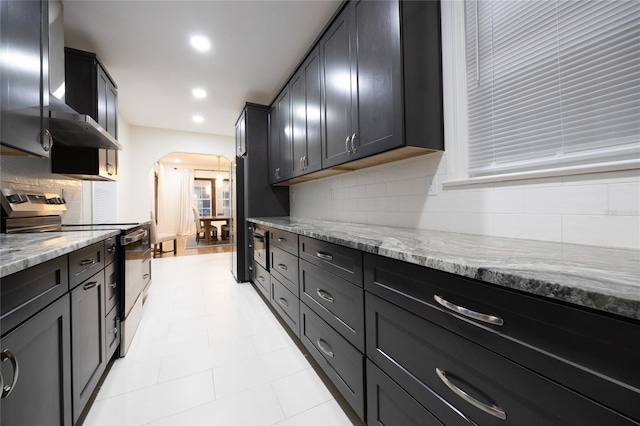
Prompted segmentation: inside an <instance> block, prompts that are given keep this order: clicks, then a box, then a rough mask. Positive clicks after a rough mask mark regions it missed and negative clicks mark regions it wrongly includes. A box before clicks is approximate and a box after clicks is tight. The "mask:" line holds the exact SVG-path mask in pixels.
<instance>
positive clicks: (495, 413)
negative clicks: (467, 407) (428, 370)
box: [436, 367, 507, 420]
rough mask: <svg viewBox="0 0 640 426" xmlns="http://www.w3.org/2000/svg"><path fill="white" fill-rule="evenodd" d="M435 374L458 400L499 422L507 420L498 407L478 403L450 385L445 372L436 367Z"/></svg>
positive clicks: (505, 414) (504, 413)
mask: <svg viewBox="0 0 640 426" xmlns="http://www.w3.org/2000/svg"><path fill="white" fill-rule="evenodd" d="M436 374H437V375H438V377H439V378H440V380H442V383H444V384H445V385H447V387H448V388H449V389H451V390H452V391H453V393H455V394H456V395H458V396H459V397H460V398H462V399H464V400H465V401H467V402H468V403H469V404H471V405H473V406H474V407H476V408H479V409H481V410H482V411H484V412H485V413H489V414H491V415H492V416H494V417H497V418H499V419H500V420H506V419H507V413H506V412H505V411H504V410H503V409H501V408H500V407H498V406H495V405H487V404H485V403H484V402H480V401H478V400H477V399H475V398H474V397H472V396H471V395H469V394H468V393H466V392H465V391H463V390H462V389H460V388H459V387H457V386H456V385H454V384H453V383H451V381H450V380H449V379H448V378H447V372H446V371H443V370H440V369H439V368H437V367H436Z"/></svg>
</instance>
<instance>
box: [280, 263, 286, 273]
mask: <svg viewBox="0 0 640 426" xmlns="http://www.w3.org/2000/svg"><path fill="white" fill-rule="evenodd" d="M278 269H282V270H283V271H286V270H287V269H288V268H287V265H283V264H282V263H280V264H279V265H278Z"/></svg>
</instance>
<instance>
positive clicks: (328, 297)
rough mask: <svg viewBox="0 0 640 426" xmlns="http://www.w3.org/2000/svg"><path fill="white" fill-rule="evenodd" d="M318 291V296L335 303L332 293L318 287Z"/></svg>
mask: <svg viewBox="0 0 640 426" xmlns="http://www.w3.org/2000/svg"><path fill="white" fill-rule="evenodd" d="M316 293H317V294H318V296H320V297H322V298H323V299H324V300H326V301H327V302H331V303H333V296H332V295H331V294H330V293H328V292H326V291H324V290H321V289H319V288H318V289H316Z"/></svg>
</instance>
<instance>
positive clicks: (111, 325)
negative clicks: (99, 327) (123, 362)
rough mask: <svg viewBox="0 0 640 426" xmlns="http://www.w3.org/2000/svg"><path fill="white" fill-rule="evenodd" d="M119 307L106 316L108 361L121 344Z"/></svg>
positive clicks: (105, 328) (105, 329)
mask: <svg viewBox="0 0 640 426" xmlns="http://www.w3.org/2000/svg"><path fill="white" fill-rule="evenodd" d="M119 313H120V312H119V309H118V308H117V307H114V308H113V309H112V310H111V312H109V313H108V314H107V317H106V318H105V327H104V331H105V347H106V351H107V357H106V359H107V362H108V361H109V360H110V359H111V357H112V356H113V354H114V353H115V352H116V349H118V346H120V316H119V315H118V314H119Z"/></svg>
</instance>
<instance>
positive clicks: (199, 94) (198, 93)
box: [191, 88, 207, 99]
mask: <svg viewBox="0 0 640 426" xmlns="http://www.w3.org/2000/svg"><path fill="white" fill-rule="evenodd" d="M191 94H192V95H193V97H194V98H196V99H202V98H206V97H207V91H206V90H204V89H200V88H197V89H193V90H192V91H191Z"/></svg>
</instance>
